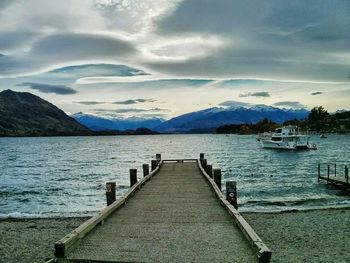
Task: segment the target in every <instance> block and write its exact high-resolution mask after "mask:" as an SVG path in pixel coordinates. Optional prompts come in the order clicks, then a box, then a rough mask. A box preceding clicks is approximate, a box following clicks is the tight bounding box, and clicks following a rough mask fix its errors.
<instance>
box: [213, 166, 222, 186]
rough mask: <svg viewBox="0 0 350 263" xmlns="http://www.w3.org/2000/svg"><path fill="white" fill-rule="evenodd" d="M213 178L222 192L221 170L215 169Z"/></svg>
mask: <svg viewBox="0 0 350 263" xmlns="http://www.w3.org/2000/svg"><path fill="white" fill-rule="evenodd" d="M213 177H214V182H215V183H216V185H217V186H218V188H219V189H220V191H221V170H220V169H214V170H213Z"/></svg>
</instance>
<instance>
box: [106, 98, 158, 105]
mask: <svg viewBox="0 0 350 263" xmlns="http://www.w3.org/2000/svg"><path fill="white" fill-rule="evenodd" d="M155 101H156V100H154V99H130V100H123V101H115V102H112V104H120V105H131V104H137V103H145V102H155Z"/></svg>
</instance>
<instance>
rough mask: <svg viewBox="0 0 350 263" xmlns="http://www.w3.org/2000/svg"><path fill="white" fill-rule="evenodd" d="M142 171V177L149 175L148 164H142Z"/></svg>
mask: <svg viewBox="0 0 350 263" xmlns="http://www.w3.org/2000/svg"><path fill="white" fill-rule="evenodd" d="M142 170H143V177H146V176H147V175H148V174H149V165H148V164H143V165H142Z"/></svg>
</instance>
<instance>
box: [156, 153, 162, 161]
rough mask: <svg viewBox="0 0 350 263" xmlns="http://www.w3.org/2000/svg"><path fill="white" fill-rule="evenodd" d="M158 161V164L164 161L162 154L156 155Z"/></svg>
mask: <svg viewBox="0 0 350 263" xmlns="http://www.w3.org/2000/svg"><path fill="white" fill-rule="evenodd" d="M156 160H157V162H158V163H160V161H161V160H162V155H161V154H160V153H157V154H156Z"/></svg>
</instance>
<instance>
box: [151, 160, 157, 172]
mask: <svg viewBox="0 0 350 263" xmlns="http://www.w3.org/2000/svg"><path fill="white" fill-rule="evenodd" d="M157 165H158V161H157V160H152V161H151V170H152V171H154V170H155V169H156V168H157Z"/></svg>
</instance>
